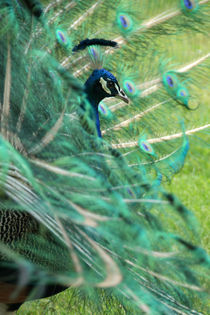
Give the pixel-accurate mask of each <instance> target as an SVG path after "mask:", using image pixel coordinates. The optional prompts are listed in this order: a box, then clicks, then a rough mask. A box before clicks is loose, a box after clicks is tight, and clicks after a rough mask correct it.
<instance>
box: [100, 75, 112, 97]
mask: <svg viewBox="0 0 210 315" xmlns="http://www.w3.org/2000/svg"><path fill="white" fill-rule="evenodd" d="M99 82H100V83H101V86H102V88H103V90H104V91H105V92H106V93H108V94H110V95H111V94H112V92H111V91H110V89H109V88H108V86H107V81H106V80H104V79H103V78H102V77H101V78H100V80H99Z"/></svg>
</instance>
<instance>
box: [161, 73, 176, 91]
mask: <svg viewBox="0 0 210 315" xmlns="http://www.w3.org/2000/svg"><path fill="white" fill-rule="evenodd" d="M178 83H179V80H178V78H177V76H176V74H175V73H174V72H173V71H169V72H166V73H164V74H163V84H164V86H165V88H166V89H167V90H175V89H176V88H177V87H178Z"/></svg>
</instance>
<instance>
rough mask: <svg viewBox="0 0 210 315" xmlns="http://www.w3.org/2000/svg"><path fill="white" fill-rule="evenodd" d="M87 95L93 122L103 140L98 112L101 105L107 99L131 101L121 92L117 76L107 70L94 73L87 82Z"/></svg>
mask: <svg viewBox="0 0 210 315" xmlns="http://www.w3.org/2000/svg"><path fill="white" fill-rule="evenodd" d="M85 93H86V95H87V99H88V101H89V103H90V104H91V107H92V109H93V120H94V121H95V124H96V129H97V133H98V136H99V137H100V138H101V129H100V119H99V112H98V105H99V103H100V102H101V101H102V100H103V99H104V98H107V97H118V98H121V99H122V100H123V101H124V102H126V103H128V102H129V100H128V98H127V96H126V95H125V93H124V92H123V90H121V88H120V86H119V83H118V82H117V79H116V78H115V76H114V75H113V74H112V73H111V72H109V71H108V70H105V69H99V70H98V69H97V70H94V71H93V72H92V74H91V75H90V77H89V78H88V79H87V81H86V82H85Z"/></svg>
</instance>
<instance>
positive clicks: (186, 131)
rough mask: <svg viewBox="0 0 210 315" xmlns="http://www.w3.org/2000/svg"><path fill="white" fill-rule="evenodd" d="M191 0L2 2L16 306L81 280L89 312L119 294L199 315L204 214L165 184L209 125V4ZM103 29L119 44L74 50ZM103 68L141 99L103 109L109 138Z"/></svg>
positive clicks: (142, 306)
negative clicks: (98, 96)
mask: <svg viewBox="0 0 210 315" xmlns="http://www.w3.org/2000/svg"><path fill="white" fill-rule="evenodd" d="M186 3H187V2H186V1H185V2H184V1H176V0H173V1H170V2H167V3H166V2H165V1H159V3H157V1H156V0H151V1H149V2H148V1H146V0H145V1H142V2H141V5H140V6H139V3H137V2H136V1H132V2H129V3H127V2H126V1H116V2H113V1H102V0H100V1H92V0H91V1H88V2H87V1H70V2H69V1H65V0H62V1H59V2H58V1H54V2H53V1H52V2H49V1H43V3H42V5H41V4H40V3H39V2H38V1H37V0H32V1H13V0H11V1H3V2H2V3H1V6H0V10H1V11H0V15H1V17H2V19H1V20H0V26H1V27H0V47H1V49H0V76H1V80H0V214H1V216H0V223H1V224H0V227H1V228H0V240H1V242H0V256H1V260H0V267H1V268H0V282H1V283H2V282H3V285H4V286H3V287H1V286H0V296H1V298H0V303H4V304H7V305H10V309H11V308H12V307H13V308H15V307H17V305H16V304H21V303H23V302H24V301H25V300H31V299H32V300H33V299H37V298H41V297H44V296H49V295H53V294H54V293H56V292H59V291H61V290H63V289H64V288H67V287H73V286H78V287H79V288H78V289H75V290H74V292H76V295H77V297H79V298H82V299H83V301H87V299H88V301H89V302H90V303H91V307H92V309H93V311H92V313H94V308H95V307H96V308H97V309H98V311H97V312H96V313H98V314H99V313H101V314H102V313H103V306H100V301H101V299H102V300H103V299H104V300H105V301H106V302H107V304H109V301H110V300H111V299H114V300H115V301H117V303H119V305H120V306H121V307H122V309H123V310H125V312H127V313H128V314H129V313H130V314H142V313H146V314H150V313H151V314H179V313H183V314H201V313H200V312H202V309H196V310H194V308H195V303H194V302H195V300H199V299H200V300H201V301H202V299H204V298H205V296H206V292H205V288H204V286H205V285H204V281H203V279H202V277H206V275H207V272H208V268H209V258H208V256H207V254H206V253H205V251H204V250H203V249H202V248H200V247H199V245H195V244H197V243H198V241H197V239H198V225H197V222H196V219H195V217H194V215H193V214H192V213H191V212H190V211H189V210H188V209H187V208H186V207H184V206H183V205H182V204H181V202H180V201H179V200H178V199H177V198H176V197H174V196H173V195H172V194H169V193H167V192H166V191H165V189H164V188H163V182H164V180H165V179H171V177H172V176H174V175H175V174H176V173H178V172H180V171H181V169H182V167H183V165H184V162H185V158H186V155H187V152H188V150H189V139H188V137H190V135H191V134H194V133H195V132H199V131H202V130H206V129H207V127H208V121H207V117H206V115H202V113H203V112H204V110H205V106H206V105H207V104H206V100H205V98H204V95H203V94H202V95H201V90H200V84H203V89H204V91H206V90H207V86H208V68H209V53H208V47H207V45H205V41H206V38H207V34H206V33H207V32H206V29H207V27H208V26H209V20H208V18H207V12H208V9H209V3H208V1H200V2H198V1H191V2H190V1H188V5H189V8H186ZM191 4H192V8H191ZM96 37H97V38H105V39H110V40H116V42H117V43H118V46H119V48H117V49H116V48H110V47H100V48H98V47H95V46H93V47H92V46H91V47H90V48H89V52H88V51H82V52H80V51H78V52H77V53H72V51H71V49H72V47H73V46H75V45H78V43H79V42H80V41H82V40H84V39H85V38H96ZM180 43H182V50H181V51H178V50H177V49H176V47H177V45H178V44H180ZM198 43H200V44H201V47H202V51H201V52H200V51H198V50H197V48H196V47H197V45H198ZM189 47H190V53H189ZM92 67H95V68H104V69H107V70H108V71H109V72H111V73H112V74H113V75H114V76H115V77H116V78H117V80H118V82H119V86H120V87H121V88H123V89H124V92H125V93H126V94H127V95H128V97H129V98H130V103H129V104H127V103H123V102H121V101H120V100H119V99H116V98H108V99H105V100H103V102H102V103H100V104H99V115H100V116H99V119H100V127H101V130H102V137H103V138H102V139H99V138H98V137H97V134H96V128H95V123H94V121H93V119H92V107H91V106H90V104H89V102H88V100H87V95H86V94H85V91H84V83H85V82H86V80H87V79H88V77H89V76H90V74H91V73H92V71H93V69H92ZM95 68H94V69H95ZM169 75H170V79H169V78H167V77H168V76H169ZM171 78H172V79H173V84H171ZM167 79H168V80H167ZM205 89H206V90H205ZM96 93H97V92H96ZM180 104H181V105H183V106H180ZM194 105H195V106H194ZM198 105H200V106H198ZM188 108H189V109H192V108H193V109H195V108H196V110H195V111H191V110H188ZM198 111H200V112H199V113H201V114H200V119H196V116H195V112H196V113H197V112H198ZM180 117H182V119H181V120H183V121H184V122H183V123H180ZM198 269H199V270H198ZM9 284H12V285H14V287H13V288H12V290H11V291H10V293H9V294H7V295H6V294H5V292H6V289H5V288H7V287H9ZM24 290H27V293H26V294H25V296H24V297H22V293H23V292H25V291H24ZM71 290H73V289H71ZM77 297H75V301H77V300H76V299H77ZM97 299H98V303H97V302H96V300H97ZM89 302H87V303H89ZM94 302H95V303H94ZM72 303H73V302H72ZM11 305H12V306H11ZM196 308H197V307H196ZM201 308H202V307H201ZM119 309H120V307H119ZM84 310H85V311H86V309H85V306H84V309H83V314H84V313H85V311H84ZM107 310H108V311H109V308H108V306H107ZM76 312H77V310H76ZM79 312H80V310H79V307H78V314H79Z"/></svg>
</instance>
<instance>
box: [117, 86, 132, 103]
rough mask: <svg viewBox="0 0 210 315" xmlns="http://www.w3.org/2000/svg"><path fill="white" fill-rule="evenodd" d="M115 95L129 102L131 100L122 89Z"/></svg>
mask: <svg viewBox="0 0 210 315" xmlns="http://www.w3.org/2000/svg"><path fill="white" fill-rule="evenodd" d="M115 97H116V98H119V99H121V100H122V101H123V102H125V103H127V104H128V103H129V102H130V100H129V98H128V97H127V95H126V94H125V92H124V91H123V90H121V89H120V90H119V92H118V94H117V95H116V96H115Z"/></svg>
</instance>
